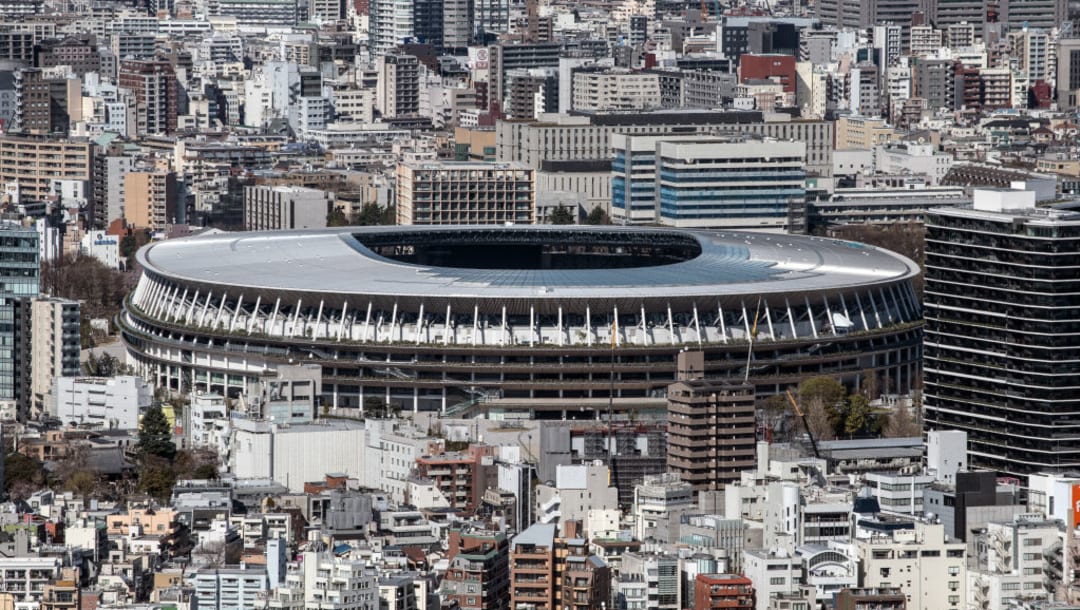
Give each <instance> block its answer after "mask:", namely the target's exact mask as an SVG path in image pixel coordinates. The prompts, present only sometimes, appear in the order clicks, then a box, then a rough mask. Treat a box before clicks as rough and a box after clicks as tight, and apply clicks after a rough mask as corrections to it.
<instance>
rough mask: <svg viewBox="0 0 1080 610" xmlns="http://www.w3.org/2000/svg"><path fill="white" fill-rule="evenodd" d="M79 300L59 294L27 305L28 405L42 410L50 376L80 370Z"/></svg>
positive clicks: (51, 383) (42, 411) (51, 378)
mask: <svg viewBox="0 0 1080 610" xmlns="http://www.w3.org/2000/svg"><path fill="white" fill-rule="evenodd" d="M79 311H80V308H79V302H78V301H71V300H68V299H60V298H40V299H34V300H33V301H32V302H31V305H30V338H31V342H30V343H31V348H30V366H29V368H28V369H26V370H24V373H23V374H29V375H30V394H31V396H30V401H31V409H32V410H33V411H34V412H36V413H44V412H45V409H46V407H47V406H48V402H49V397H50V395H51V394H52V389H53V378H55V377H75V376H76V375H78V374H79V372H80V366H81V365H80V364H79V350H80V348H81V347H82V342H81V340H80V334H79V332H80V320H81V318H80V316H79Z"/></svg>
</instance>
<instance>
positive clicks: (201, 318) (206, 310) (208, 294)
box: [199, 290, 214, 326]
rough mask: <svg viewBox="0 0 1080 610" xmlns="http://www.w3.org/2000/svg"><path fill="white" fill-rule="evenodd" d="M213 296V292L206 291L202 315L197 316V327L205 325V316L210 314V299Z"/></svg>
mask: <svg viewBox="0 0 1080 610" xmlns="http://www.w3.org/2000/svg"><path fill="white" fill-rule="evenodd" d="M212 296H214V291H213V290H208V291H206V303H204V304H203V308H202V314H201V315H200V316H199V326H205V325H206V314H207V313H209V312H210V297H212Z"/></svg>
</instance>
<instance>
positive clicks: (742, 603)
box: [694, 574, 755, 610]
mask: <svg viewBox="0 0 1080 610" xmlns="http://www.w3.org/2000/svg"><path fill="white" fill-rule="evenodd" d="M721 608H723V609H725V610H754V609H755V605H754V583H753V581H751V580H750V579H749V578H746V577H745V576H739V575H737V574H698V575H697V577H696V578H695V579H694V610H714V609H716V610H719V609H721Z"/></svg>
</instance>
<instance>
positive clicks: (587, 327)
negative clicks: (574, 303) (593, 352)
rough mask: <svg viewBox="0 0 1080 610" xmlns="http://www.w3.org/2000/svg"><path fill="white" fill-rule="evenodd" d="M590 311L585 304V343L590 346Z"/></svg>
mask: <svg viewBox="0 0 1080 610" xmlns="http://www.w3.org/2000/svg"><path fill="white" fill-rule="evenodd" d="M592 338H593V337H592V311H590V310H589V306H588V305H586V306H585V345H588V346H589V347H592Z"/></svg>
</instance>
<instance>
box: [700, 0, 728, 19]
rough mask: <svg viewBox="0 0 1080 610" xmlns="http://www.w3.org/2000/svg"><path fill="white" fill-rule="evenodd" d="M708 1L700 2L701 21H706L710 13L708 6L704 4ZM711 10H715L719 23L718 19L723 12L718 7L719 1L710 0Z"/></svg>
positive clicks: (702, 0)
mask: <svg viewBox="0 0 1080 610" xmlns="http://www.w3.org/2000/svg"><path fill="white" fill-rule="evenodd" d="M707 1H708V0H701V18H702V20H705V19H708V18H709V16H710V15H712V13H710V12H709V8H708V6H707V5H706V4H705V3H706V2H707ZM712 5H713V8H714V9H716V15H715V16H716V20H717V21H720V17H721V16H723V14H724V11H723V9H722V7H721V6H720V0H712Z"/></svg>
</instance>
